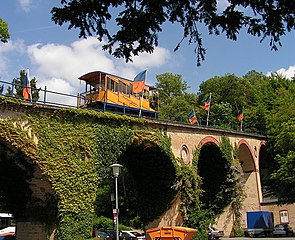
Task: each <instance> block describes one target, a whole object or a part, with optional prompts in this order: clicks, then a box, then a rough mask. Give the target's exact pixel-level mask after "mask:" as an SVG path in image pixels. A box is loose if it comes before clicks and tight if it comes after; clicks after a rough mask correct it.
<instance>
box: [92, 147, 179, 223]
mask: <svg viewBox="0 0 295 240" xmlns="http://www.w3.org/2000/svg"><path fill="white" fill-rule="evenodd" d="M118 163H120V164H122V165H123V168H122V170H121V173H120V175H119V178H118V190H119V221H120V223H121V224H124V225H126V226H132V227H136V228H143V227H144V226H146V225H147V224H148V223H150V222H151V221H153V220H155V219H157V218H158V217H160V216H161V215H162V214H163V213H164V212H165V211H166V210H168V209H169V207H170V204H171V202H172V200H173V199H174V197H175V195H176V192H175V190H174V189H173V185H174V184H175V179H176V169H175V166H174V164H173V162H172V159H171V158H170V156H169V155H167V154H166V153H165V151H163V149H161V148H160V147H159V146H158V145H157V144H155V143H153V142H144V143H134V144H132V145H130V146H128V147H127V149H126V151H125V152H124V153H122V155H121V156H120V158H119V159H118ZM114 191H115V190H114V179H113V178H111V179H104V180H102V185H101V186H100V189H99V191H98V194H97V199H96V203H95V212H96V215H98V216H105V217H108V218H111V219H112V218H113V216H112V209H114V208H115V198H111V195H114ZM110 199H112V200H113V201H112V202H111V201H110ZM111 203H112V204H111Z"/></svg>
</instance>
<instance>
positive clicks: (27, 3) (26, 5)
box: [18, 0, 33, 12]
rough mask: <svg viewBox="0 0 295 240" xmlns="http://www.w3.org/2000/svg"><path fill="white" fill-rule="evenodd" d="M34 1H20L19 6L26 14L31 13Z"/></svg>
mask: <svg viewBox="0 0 295 240" xmlns="http://www.w3.org/2000/svg"><path fill="white" fill-rule="evenodd" d="M32 2H33V1H32V0H18V3H19V5H20V6H21V8H22V9H23V10H24V11H25V12H29V11H30V9H31V6H32Z"/></svg>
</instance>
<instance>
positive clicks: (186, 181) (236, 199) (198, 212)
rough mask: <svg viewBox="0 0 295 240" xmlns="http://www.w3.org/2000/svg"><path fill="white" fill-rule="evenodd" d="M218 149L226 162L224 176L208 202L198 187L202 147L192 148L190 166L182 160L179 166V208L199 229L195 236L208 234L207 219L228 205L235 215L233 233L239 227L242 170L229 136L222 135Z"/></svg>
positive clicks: (193, 225)
mask: <svg viewBox="0 0 295 240" xmlns="http://www.w3.org/2000/svg"><path fill="white" fill-rule="evenodd" d="M219 149H220V151H221V153H222V156H221V157H222V159H223V162H224V164H225V166H226V168H225V171H226V178H225V181H224V182H223V183H222V185H221V186H220V188H219V192H217V193H216V196H215V198H214V199H213V200H212V202H211V203H210V204H209V205H208V203H206V202H202V198H201V197H202V194H203V193H204V189H202V187H201V186H202V179H201V178H200V176H199V173H198V161H199V157H200V150H201V149H195V151H194V152H193V159H192V166H189V165H184V164H183V165H181V166H179V168H178V178H177V185H176V188H177V189H179V193H180V196H181V198H182V200H183V204H182V212H183V214H184V216H185V224H186V225H187V226H189V227H193V228H197V229H198V230H199V231H198V233H197V235H196V237H197V238H198V239H207V238H208V235H207V234H208V233H207V227H208V226H209V224H210V223H214V220H215V218H216V217H217V216H218V215H219V214H221V213H222V212H223V211H224V209H225V208H226V207H230V209H231V211H232V212H233V213H234V215H235V222H234V231H235V233H238V231H239V230H240V220H241V219H240V217H241V215H240V210H241V206H242V202H243V200H244V197H245V194H244V191H243V184H242V179H241V177H242V176H241V173H242V170H241V166H240V163H239V161H238V158H237V148H236V147H232V145H231V144H230V141H229V138H227V137H226V136H222V137H221V141H220V146H219ZM206 174H209V173H206Z"/></svg>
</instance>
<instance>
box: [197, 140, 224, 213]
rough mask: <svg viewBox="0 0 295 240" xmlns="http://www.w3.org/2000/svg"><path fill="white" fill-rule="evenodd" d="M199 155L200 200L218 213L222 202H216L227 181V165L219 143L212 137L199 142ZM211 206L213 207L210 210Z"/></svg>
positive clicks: (221, 207) (222, 206) (222, 204)
mask: <svg viewBox="0 0 295 240" xmlns="http://www.w3.org/2000/svg"><path fill="white" fill-rule="evenodd" d="M199 145H200V146H201V148H200V154H199V159H198V167H197V168H198V175H199V176H200V177H201V179H202V184H201V189H202V190H203V193H202V196H201V197H200V200H201V201H202V203H203V204H205V206H208V207H210V208H211V210H213V211H215V214H219V213H220V209H223V208H224V207H225V206H224V203H225V201H224V202H222V201H219V200H217V199H218V198H217V196H219V197H220V195H221V194H223V193H222V190H223V189H224V184H225V182H226V179H227V174H228V170H229V168H228V165H227V162H226V159H225V158H224V156H223V153H222V152H221V150H220V148H219V146H220V143H219V142H218V141H217V140H216V139H215V138H213V137H206V138H204V139H203V140H202V141H201V144H199ZM212 206H214V207H213V208H212Z"/></svg>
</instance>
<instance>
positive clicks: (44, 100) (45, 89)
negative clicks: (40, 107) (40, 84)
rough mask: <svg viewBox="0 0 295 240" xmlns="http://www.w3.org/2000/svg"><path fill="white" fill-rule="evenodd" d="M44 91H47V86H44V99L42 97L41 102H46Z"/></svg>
mask: <svg viewBox="0 0 295 240" xmlns="http://www.w3.org/2000/svg"><path fill="white" fill-rule="evenodd" d="M46 91H47V87H46V86H45V87H44V99H43V103H44V104H45V103H46Z"/></svg>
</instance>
